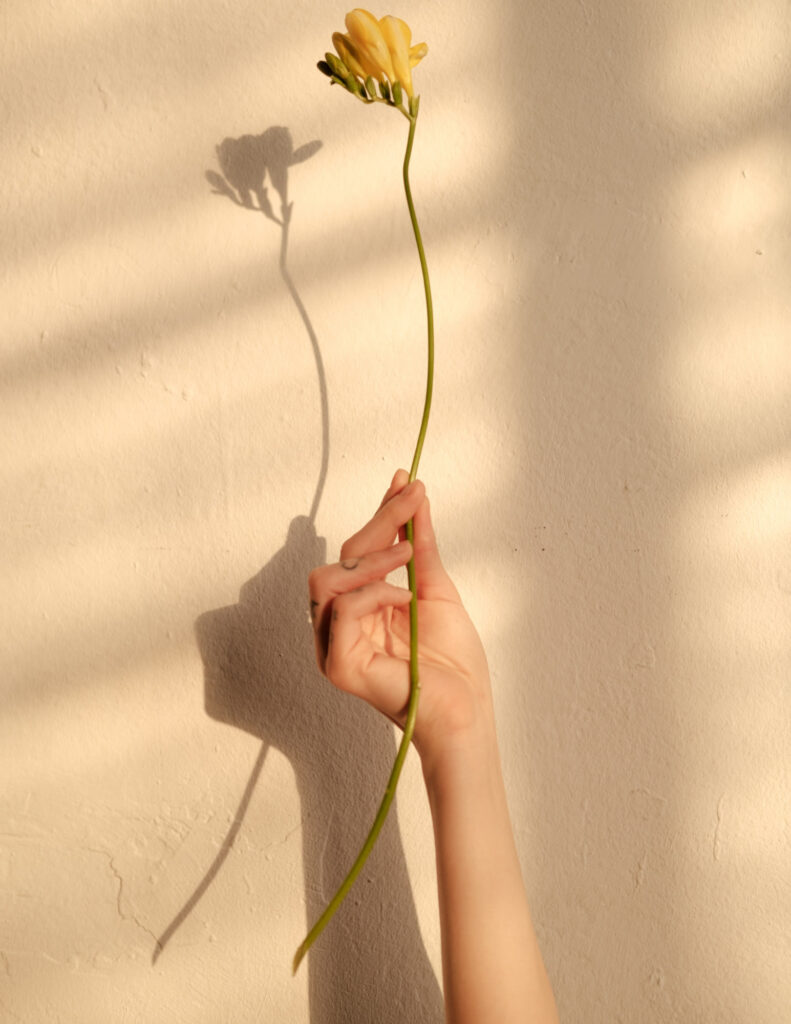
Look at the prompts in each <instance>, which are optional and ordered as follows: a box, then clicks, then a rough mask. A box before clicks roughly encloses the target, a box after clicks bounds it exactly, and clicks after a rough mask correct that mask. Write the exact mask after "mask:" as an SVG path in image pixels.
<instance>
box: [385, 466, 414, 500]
mask: <svg viewBox="0 0 791 1024" xmlns="http://www.w3.org/2000/svg"><path fill="white" fill-rule="evenodd" d="M408 483H409V473H407V471H406V470H405V469H397V470H396V471H395V473H394V475H393V480H392V482H391V484H390V486H389V487H388V488H387V490H386V491H385V496H384V498H382V504H381V505H380V506H379V508H381V507H382V505H386V504H387V502H388V501H390V499H391V498H393V497H395V495H396V494H398V492H399V491H403V489H404V488H405V487H406V485H407V484H408Z"/></svg>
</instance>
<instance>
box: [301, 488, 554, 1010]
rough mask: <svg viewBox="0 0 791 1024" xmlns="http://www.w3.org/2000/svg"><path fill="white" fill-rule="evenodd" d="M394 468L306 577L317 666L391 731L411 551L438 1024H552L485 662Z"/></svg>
mask: <svg viewBox="0 0 791 1024" xmlns="http://www.w3.org/2000/svg"><path fill="white" fill-rule="evenodd" d="M406 482H407V475H406V473H404V472H403V471H399V472H398V473H397V474H396V475H395V477H394V478H393V482H392V484H391V486H390V489H389V490H388V492H387V494H386V495H385V498H384V501H383V503H382V506H381V507H380V509H379V511H378V512H377V513H376V515H375V516H374V517H373V519H371V520H370V522H369V523H367V524H366V525H365V526H364V527H363V528H362V529H361V530H360V531H359V532H358V533H356V534H355V535H354V536H353V537H351V538H350V539H349V540H348V541H347V542H346V543H345V544H344V546H343V548H342V549H341V562H340V563H338V564H336V565H330V566H323V567H322V568H320V569H317V570H314V572H313V573H312V574H311V577H310V591H311V607H312V608H313V609H314V613H315V614H314V625H315V633H316V653H317V658H318V662H319V665H320V667H321V669H322V671H323V672H325V674H326V675H327V676H328V678H329V679H330V680H331V681H332V682H333V683H334V684H335V685H336V686H338V687H339V688H340V689H343V690H346V691H347V692H350V693H355V694H357V695H358V696H360V697H362V698H363V699H365V700H367V701H368V702H369V703H371V704H373V705H374V707H376V708H378V709H379V710H380V711H382V712H383V713H384V714H386V715H387V716H388V717H390V718H391V719H393V720H394V721H396V722H399V721H403V715H404V712H405V708H406V704H407V701H408V697H409V620H408V603H409V597H410V595H409V591H408V590H406V589H404V588H401V587H394V586H392V585H391V584H388V583H387V582H385V576H386V575H387V574H388V573H390V572H392V571H393V570H394V569H397V568H399V567H400V566H403V565H405V564H406V562H407V561H408V560H409V557H410V555H411V553H412V549H411V547H410V545H409V544H407V543H406V542H405V541H401V543H398V544H396V543H394V542H395V541H396V540H397V538H398V536H399V535H401V536H403V526H404V524H405V523H406V521H407V520H408V519H409V518H411V517H414V521H415V545H414V554H415V566H416V575H417V583H418V618H419V629H418V638H419V644H420V647H419V664H420V678H421V698H420V706H419V711H418V718H417V724H416V727H415V736H414V743H415V747H416V748H417V750H418V753H419V755H420V758H421V763H422V767H423V775H424V778H425V781H426V787H427V790H428V797H429V805H430V807H431V815H432V820H433V823H434V836H435V842H436V856H437V877H438V886H439V907H440V924H441V933H442V962H443V980H444V991H445V1007H446V1021H447V1022H448V1024H472V1022H474V1024H488V1022H492V1024H512V1022H513V1024H557V1019H558V1018H557V1011H556V1009H555V1003H554V999H553V996H552V990H551V987H550V984H549V981H548V978H547V975H546V972H545V970H544V965H543V962H542V959H541V954H540V951H539V949H538V944H537V941H536V937H535V933H534V931H533V926H532V923H531V920H530V912H529V909H528V904H527V897H526V895H525V889H524V885H523V883H522V877H521V872H520V868H519V862H518V859H517V855H516V847H515V845H514V838H513V831H512V827H511V822H510V819H509V815H508V807H507V804H506V798H505V788H504V785H503V779H502V772H501V768H500V756H499V752H498V749H497V739H496V733H495V727H494V714H493V709H492V699H491V687H490V682H489V671H488V667H487V665H486V657H485V655H484V652H483V648H482V646H481V643H480V640H479V638H478V634H477V632H476V631H475V628H474V626H473V625H472V622H471V621H470V619H469V616H468V615H467V613H466V611H465V610H464V607H463V605H462V603H461V599H460V598H459V595H458V592H457V591H456V588H455V586H454V585H453V583H452V582H451V580H450V578H449V576H448V575H447V573H446V572H445V569H444V568H443V566H442V563H441V561H440V557H439V553H438V551H437V545H436V540H435V538H434V531H433V528H432V525H431V516H430V511H429V505H428V501H427V499H426V496H425V491H424V488H423V485H422V484H421V483H419V482H417V483H415V484H413V485H411V487H409V488H405V484H406Z"/></svg>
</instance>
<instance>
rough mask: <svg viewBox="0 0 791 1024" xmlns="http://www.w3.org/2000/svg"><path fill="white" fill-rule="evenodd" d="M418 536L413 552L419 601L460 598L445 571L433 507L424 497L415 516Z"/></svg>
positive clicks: (416, 534) (416, 535)
mask: <svg viewBox="0 0 791 1024" xmlns="http://www.w3.org/2000/svg"><path fill="white" fill-rule="evenodd" d="M414 524H415V537H414V544H413V553H414V558H415V575H416V577H417V596H418V599H419V600H428V601H432V600H434V601H460V600H461V598H460V597H459V592H458V590H456V587H455V586H454V584H453V580H451V578H450V576H448V574H447V572H446V571H445V566H444V565H443V564H442V559H441V558H440V556H439V549H438V548H437V538H436V536H435V534H434V525H433V523H432V522H431V507H430V505H429V500H428V498H424V499H423V501H422V502H421V503H420V506H419V508H418V510H417V511H416V512H415V515H414Z"/></svg>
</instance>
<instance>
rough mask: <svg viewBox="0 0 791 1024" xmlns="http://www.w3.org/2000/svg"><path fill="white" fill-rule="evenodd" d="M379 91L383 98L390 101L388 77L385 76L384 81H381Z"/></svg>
mask: <svg viewBox="0 0 791 1024" xmlns="http://www.w3.org/2000/svg"><path fill="white" fill-rule="evenodd" d="M379 92H380V94H381V97H382V99H383V100H387V102H388V103H389V102H390V86H389V85H388V83H387V79H386V78H383V79H382V81H381V82H380V83H379Z"/></svg>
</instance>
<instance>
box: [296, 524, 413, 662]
mask: <svg viewBox="0 0 791 1024" xmlns="http://www.w3.org/2000/svg"><path fill="white" fill-rule="evenodd" d="M411 557H412V545H411V544H409V543H408V542H406V541H402V542H401V543H399V544H394V545H392V546H391V547H387V548H384V550H382V551H374V552H372V553H371V554H368V555H361V556H360V557H351V558H344V559H342V560H341V561H340V562H337V563H335V564H334V565H323V566H321V567H319V568H318V569H314V570H313V571H312V572H311V573H310V575H309V576H308V590H309V592H310V613H311V618H312V620H313V628H314V635H315V640H316V658H317V660H318V663H319V668H321V670H322V672H324V671H325V670H326V659H327V648H328V646H329V634H330V629H331V616H332V613H333V610H334V607H335V604H336V602H337V600H338V598H339V597H340V596H341V595H344V594H348V593H350V592H353V591H358V590H360V588H362V587H365V586H366V585H368V584H370V583H373V582H378V581H383V580H384V577H385V576H387V574H388V573H391V572H393V571H394V570H395V569H400V568H401V567H402V566H404V565H406V564H407V562H408V561H409V559H410V558H411ZM396 589H398V588H396Z"/></svg>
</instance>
